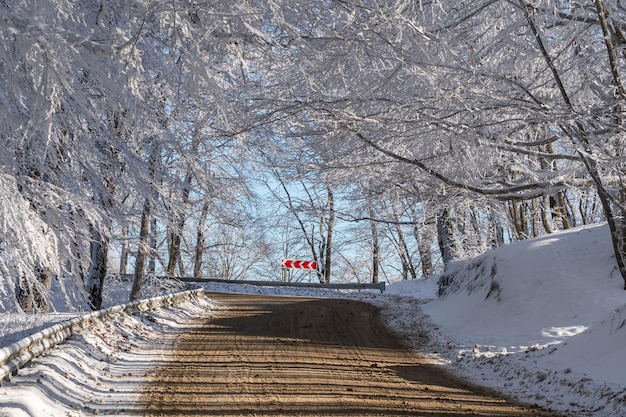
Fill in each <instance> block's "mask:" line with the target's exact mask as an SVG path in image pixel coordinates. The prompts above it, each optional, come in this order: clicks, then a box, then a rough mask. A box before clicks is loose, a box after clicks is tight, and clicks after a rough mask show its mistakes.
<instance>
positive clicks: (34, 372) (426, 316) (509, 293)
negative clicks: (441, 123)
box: [0, 225, 626, 417]
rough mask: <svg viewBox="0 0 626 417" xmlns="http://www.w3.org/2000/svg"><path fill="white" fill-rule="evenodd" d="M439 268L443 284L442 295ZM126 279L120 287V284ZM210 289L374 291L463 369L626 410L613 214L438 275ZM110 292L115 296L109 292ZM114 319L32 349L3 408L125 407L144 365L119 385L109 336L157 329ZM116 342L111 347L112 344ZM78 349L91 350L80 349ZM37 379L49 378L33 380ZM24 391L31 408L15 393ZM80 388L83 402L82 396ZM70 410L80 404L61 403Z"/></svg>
mask: <svg viewBox="0 0 626 417" xmlns="http://www.w3.org/2000/svg"><path fill="white" fill-rule="evenodd" d="M439 279H441V280H442V281H443V282H446V283H447V284H448V285H447V286H446V287H445V289H444V291H443V295H442V296H441V297H438V289H439V288H438V285H437V282H438V280H439ZM119 287H120V286H119V285H118V286H117V288H118V292H119V294H120V297H121V295H122V294H124V291H119ZM206 289H207V290H209V291H220V292H246V293H254V294H276V295H296V296H306V297H310V296H313V297H342V298H347V297H349V298H355V299H361V300H364V301H368V302H371V303H374V304H376V305H378V306H380V307H381V309H382V318H383V320H385V321H386V322H387V323H388V325H389V326H390V327H391V328H392V329H394V330H395V331H396V332H398V333H400V334H402V335H404V336H405V337H407V338H408V339H409V340H410V341H411V342H412V343H413V345H414V346H415V347H416V348H420V349H422V350H425V351H426V352H428V353H430V354H431V355H432V357H433V360H435V361H437V363H439V364H441V366H444V367H446V368H448V369H450V370H451V371H452V372H454V373H457V374H459V375H461V376H464V377H465V378H467V379H468V380H471V381H473V382H476V383H478V384H482V385H486V386H489V387H493V388H495V389H497V390H499V391H501V392H503V393H505V394H506V395H508V396H510V397H512V398H515V399H517V400H521V401H523V402H527V403H530V404H537V405H539V406H542V407H546V408H551V409H553V410H557V411H561V412H564V413H565V414H567V415H571V416H593V417H615V416H626V372H624V370H625V369H626V368H625V367H624V364H623V362H622V360H621V359H623V357H624V355H625V354H626V291H624V290H623V281H622V279H621V277H620V276H619V273H618V272H617V270H616V265H615V260H614V258H613V256H612V248H611V243H610V238H609V234H608V229H607V227H606V225H599V226H598V225H595V226H588V227H582V228H576V229H573V230H569V231H564V232H560V233H555V234H552V235H549V236H545V237H541V238H538V239H532V240H528V241H524V242H518V243H515V244H512V245H510V246H507V247H502V248H498V249H494V250H492V251H489V252H487V253H485V254H484V255H482V256H480V257H477V258H475V259H472V260H469V261H463V262H458V263H456V264H454V265H452V266H451V267H450V268H449V269H448V271H447V272H446V273H445V274H443V275H442V276H441V277H430V278H428V279H423V280H415V281H403V282H399V283H395V284H392V285H390V286H389V287H388V290H387V291H386V292H385V293H384V294H380V293H379V292H377V291H354V292H345V291H344V292H338V291H333V290H315V289H304V288H292V289H288V288H275V287H268V288H260V287H255V286H250V285H227V284H207V285H206ZM114 300H115V296H111V297H110V299H109V301H108V302H114ZM124 301H125V300H123V299H121V300H120V303H123V302H124ZM188 308H191V309H192V311H193V309H194V308H198V307H197V306H195V307H194V306H188ZM203 308H204V307H203ZM209 308H213V307H209ZM153 314H155V316H159V317H160V318H159V321H161V322H163V323H164V324H162V325H163V326H165V325H171V326H175V320H174V317H175V314H181V310H177V309H170V310H159V311H158V312H155V313H153ZM14 319H15V317H14ZM56 319H58V318H55V320H56ZM118 320H119V322H118V321H116V322H113V323H112V324H103V325H102V326H100V327H102V328H100V327H99V328H96V329H95V330H93V334H94V336H89V334H91V333H90V332H86V333H85V334H84V335H83V336H82V337H79V338H73V339H72V340H71V341H70V342H69V343H66V344H64V345H61V346H60V347H58V348H55V349H54V350H53V351H51V352H49V353H48V354H47V357H46V358H42V359H37V360H36V361H35V362H34V363H33V366H30V367H28V368H27V369H26V370H24V371H22V373H26V374H27V375H26V376H25V378H27V380H28V378H30V382H31V384H30V385H29V384H28V383H9V384H5V386H4V387H2V388H0V415H3V416H4V415H7V416H23V415H31V416H49V415H76V416H78V415H88V414H89V407H93V409H97V407H96V405H97V404H95V402H97V401H99V400H98V396H99V395H100V396H102V395H105V396H106V395H109V396H112V397H113V398H114V399H118V400H119V401H121V402H126V403H127V406H128V403H129V402H131V401H132V400H133V397H132V395H130V394H128V392H130V387H131V385H132V384H140V376H133V377H132V378H124V382H123V383H121V385H120V381H119V379H115V376H116V374H124V372H125V371H124V368H123V367H122V366H121V365H120V366H119V367H118V366H117V364H115V366H113V364H112V363H109V362H110V361H111V360H112V359H111V358H112V357H113V356H112V354H113V353H115V354H116V355H121V357H122V361H121V363H123V364H125V365H130V366H131V367H132V364H133V361H134V360H136V359H133V358H132V357H131V356H128V355H131V352H130V351H132V349H128V350H124V349H123V348H122V346H124V343H130V342H127V341H125V339H124V338H123V337H122V338H121V339H120V338H119V337H118V336H114V335H115V334H117V333H120V334H128V332H129V330H128V328H129V327H128V326H130V328H133V326H136V327H135V328H137V329H143V330H141V331H145V332H146V335H145V336H144V337H146V338H150V337H155V336H154V335H156V334H158V331H159V329H158V328H151V327H150V323H152V322H147V321H145V320H143V321H139V322H134V321H133V320H138V319H137V318H133V317H130V318H129V317H126V318H123V319H122V318H118ZM168 320H169V322H168ZM14 321H15V323H16V324H15V326H14V328H11V324H10V323H7V321H6V320H5V321H3V320H2V315H1V314H0V329H2V331H3V332H7V334H13V335H14V334H15V332H16V331H22V330H24V329H23V328H22V327H23V322H22V324H20V322H21V321H20V320H14ZM168 323H170V324H168ZM36 325H39V324H38V323H37V324H36ZM2 326H4V327H2ZM103 326H104V327H103ZM107 327H108V329H107ZM99 329H100V330H99ZM161 330H162V329H161ZM133 332H134V330H133ZM151 332H155V333H151ZM105 335H111V336H105ZM92 337H94V338H95V339H91V338H92ZM5 340H6V339H3V338H2V335H0V345H6V344H7V343H5ZM109 342H110V343H112V344H113V346H114V347H113V348H110V349H112V351H111V352H106V351H105V349H106V346H107V343H109ZM115 343H118V344H115ZM94 346H96V347H94ZM164 348H166V347H164ZM74 349H78V352H79V353H75V351H74ZM81 349H82V351H84V352H92V353H90V354H86V353H80V352H81ZM94 349H95V352H96V353H93V352H94ZM67 351H71V353H64V352H67ZM97 352H99V353H97ZM63 355H65V359H63ZM90 355H92V356H90ZM107 358H108V359H107ZM103 359H104V360H103ZM50 362H51V364H49V365H46V363H50ZM60 363H63V367H62V366H61V365H60ZM105 367H106V369H105ZM65 369H70V370H71V371H72V372H73V373H69V372H68V371H66V370H65ZM49 372H52V375H57V376H56V377H55V378H56V382H55V383H54V384H51V383H50V384H46V383H44V382H45V381H47V379H46V378H50V377H49V376H48V373H49ZM64 372H68V374H69V375H70V377H69V378H68V377H66V376H64ZM55 373H56V374H55ZM118 376H119V375H118ZM19 378H22V376H20V377H19ZM38 379H39V380H41V381H44V382H38V383H37V384H32V381H33V380H34V381H38ZM57 383H58V384H57ZM98 383H100V384H102V385H98ZM51 387H55V388H54V389H52V388H51ZM120 391H121V393H120ZM124 392H127V395H124ZM26 394H28V398H29V401H28V404H29V405H28V407H26V405H24V404H23V403H24V400H22V402H21V403H20V402H19V401H18V399H19V398H22V397H24V396H25V395H26ZM83 395H86V396H87V398H88V401H87V402H86V403H85V404H88V405H85V406H77V404H79V403H80V401H81V400H80V398H81V397H82V396H83ZM89 401H91V403H90V402H89ZM12 403H13V404H14V405H15V404H19V406H11V404H12ZM7 404H9V405H7ZM89 404H91V405H89ZM55 407H56V408H55ZM81 407H83V408H81ZM84 407H87V409H85V408H84ZM55 410H56V411H55ZM67 410H76V411H74V413H75V414H64V413H66V411H67ZM55 413H56V414H55Z"/></svg>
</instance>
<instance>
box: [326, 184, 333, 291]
mask: <svg viewBox="0 0 626 417" xmlns="http://www.w3.org/2000/svg"><path fill="white" fill-rule="evenodd" d="M326 189H327V191H328V225H327V232H326V245H325V249H326V250H325V253H326V255H325V256H324V258H325V259H324V281H325V282H326V283H330V267H331V254H332V247H333V229H334V227H335V196H334V195H333V190H332V188H331V187H330V185H327V186H326Z"/></svg>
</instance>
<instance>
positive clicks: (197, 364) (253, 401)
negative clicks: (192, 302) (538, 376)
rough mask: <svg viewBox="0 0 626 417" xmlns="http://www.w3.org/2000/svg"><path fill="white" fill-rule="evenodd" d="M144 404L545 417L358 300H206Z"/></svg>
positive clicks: (205, 410)
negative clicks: (425, 353)
mask: <svg viewBox="0 0 626 417" xmlns="http://www.w3.org/2000/svg"><path fill="white" fill-rule="evenodd" d="M209 296H210V297H211V299H213V300H216V301H219V302H220V303H223V306H224V308H223V310H221V311H220V312H218V313H217V314H216V315H214V316H212V317H211V318H209V319H208V320H207V321H206V322H205V323H204V324H202V325H200V326H198V327H197V328H195V329H193V331H190V332H188V333H185V334H182V335H181V336H180V337H179V339H178V341H177V343H176V349H175V352H174V353H173V356H172V358H171V360H169V362H168V363H167V364H165V365H164V366H163V367H161V368H159V369H158V370H157V371H156V372H155V373H154V375H153V381H152V383H151V385H150V386H149V387H148V388H147V390H146V393H145V394H144V395H143V397H142V400H141V403H142V404H143V405H144V407H145V409H146V411H145V415H151V416H212V415H216V416H217V415H219V416H354V417H356V416H359V417H363V416H418V417H420V416H448V417H450V416H501V417H521V416H530V415H532V416H550V415H553V414H549V413H548V412H544V411H541V410H537V409H534V408H525V407H522V406H517V405H514V404H511V403H509V402H507V401H505V400H503V399H501V398H498V397H497V396H495V395H493V394H490V393H489V392H488V391H486V390H483V389H480V388H477V387H472V386H470V385H468V384H465V383H463V382H462V381H460V380H459V379H458V378H455V377H453V376H450V375H449V374H447V373H446V372H443V371H442V370H441V369H439V368H438V367H437V366H435V365H431V364H428V361H427V359H425V358H423V357H420V356H419V355H416V354H415V353H413V352H411V351H409V350H408V349H406V348H405V347H404V345H403V343H402V341H401V340H399V339H398V338H397V337H396V336H394V335H393V334H391V333H390V332H389V331H388V330H387V329H386V328H385V326H384V325H383V324H382V322H381V321H380V320H379V318H378V311H377V309H376V307H374V306H372V305H369V304H366V303H362V302H357V301H349V300H334V299H306V298H287V297H267V296H250V295H233V294H230V295H228V294H209Z"/></svg>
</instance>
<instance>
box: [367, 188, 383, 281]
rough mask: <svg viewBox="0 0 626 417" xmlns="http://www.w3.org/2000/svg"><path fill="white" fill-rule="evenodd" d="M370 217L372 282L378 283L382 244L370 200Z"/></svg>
mask: <svg viewBox="0 0 626 417" xmlns="http://www.w3.org/2000/svg"><path fill="white" fill-rule="evenodd" d="M368 209H369V217H370V228H371V230H372V282H373V283H374V284H376V283H377V282H378V268H379V264H380V242H379V241H378V227H377V225H376V222H375V221H374V207H373V205H372V201H371V200H368Z"/></svg>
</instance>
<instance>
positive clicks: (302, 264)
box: [280, 259, 317, 270]
mask: <svg viewBox="0 0 626 417" xmlns="http://www.w3.org/2000/svg"><path fill="white" fill-rule="evenodd" d="M280 267H281V268H296V269H313V270H316V269H317V262H315V261H299V260H296V259H281V260H280Z"/></svg>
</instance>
